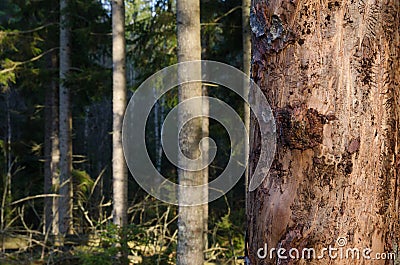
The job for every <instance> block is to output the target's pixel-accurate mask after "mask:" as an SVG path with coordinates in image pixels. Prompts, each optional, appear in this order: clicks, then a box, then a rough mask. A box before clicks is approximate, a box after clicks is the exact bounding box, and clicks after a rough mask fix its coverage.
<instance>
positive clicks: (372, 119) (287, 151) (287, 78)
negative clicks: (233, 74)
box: [248, 0, 400, 264]
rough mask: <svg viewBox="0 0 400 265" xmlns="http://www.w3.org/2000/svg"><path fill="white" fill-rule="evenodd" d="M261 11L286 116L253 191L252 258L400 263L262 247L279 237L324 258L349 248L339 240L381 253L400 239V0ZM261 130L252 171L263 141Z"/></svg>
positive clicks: (269, 78) (268, 73)
mask: <svg viewBox="0 0 400 265" xmlns="http://www.w3.org/2000/svg"><path fill="white" fill-rule="evenodd" d="M252 8H253V10H254V14H252V16H251V27H252V31H253V36H252V37H253V64H252V76H253V78H254V80H255V81H256V82H257V83H258V85H259V86H260V87H261V89H262V90H263V91H264V93H265V95H266V96H267V98H268V100H269V102H270V104H271V107H272V109H273V111H274V113H275V119H276V124H277V134H278V148H277V153H276V157H275V161H274V163H273V165H272V167H271V169H270V172H269V175H268V176H267V178H266V179H265V181H264V182H263V183H262V185H261V186H260V187H259V188H258V189H256V190H255V191H254V192H251V193H250V194H249V198H248V206H249V210H248V232H249V257H250V260H251V264H278V263H279V264H305V263H307V264H328V263H329V264H393V263H392V261H389V260H374V261H367V260H365V259H363V258H360V259H351V258H350V259H340V258H336V259H332V260H330V259H329V257H327V253H325V258H324V259H312V260H307V261H306V260H283V259H280V260H276V258H274V260H269V259H260V258H257V250H258V249H259V248H260V247H264V244H265V243H267V244H268V247H269V248H270V249H271V248H277V247H282V248H284V249H290V248H297V249H299V250H300V252H301V251H302V249H304V248H306V247H307V248H311V247H313V248H315V250H316V251H317V255H320V254H321V252H320V251H321V250H322V248H323V247H326V248H328V247H329V246H331V247H333V248H339V245H338V243H337V242H336V240H337V239H338V238H344V239H345V240H346V241H347V243H346V244H345V246H344V247H343V248H342V249H344V250H345V251H346V249H347V248H358V249H361V250H363V249H364V248H371V249H372V254H371V256H372V257H375V256H374V255H375V254H376V253H378V252H391V251H393V249H394V248H395V247H396V246H397V247H398V243H399V229H398V226H399V195H398V194H399V190H398V189H399V188H398V187H399V169H400V162H399V161H400V155H399V144H400V140H399V139H400V134H399V128H400V126H399V122H400V119H399V115H400V112H399V104H400V98H399V94H400V93H399V83H400V75H399V69H400V57H399V55H400V54H399V53H400V50H399V45H400V34H399V31H400V27H399V24H400V23H399V14H400V3H399V1H398V0H387V1H379V0H369V1H367V0H356V1H346V0H336V1H335V0H328V1H311V0H305V1H283V0H272V1H254V2H253V5H252ZM251 95H252V93H250V96H251ZM253 126H256V122H255V121H254V120H252V127H253ZM254 128H255V130H254V134H253V135H252V141H251V143H252V144H251V150H252V151H251V167H250V170H251V169H254V166H255V163H256V161H257V150H258V148H259V147H260V139H259V134H257V133H256V131H257V130H256V128H257V127H254ZM343 242H344V241H342V243H343ZM286 254H287V253H286ZM275 257H276V255H275Z"/></svg>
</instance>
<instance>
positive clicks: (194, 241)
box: [177, 0, 204, 265]
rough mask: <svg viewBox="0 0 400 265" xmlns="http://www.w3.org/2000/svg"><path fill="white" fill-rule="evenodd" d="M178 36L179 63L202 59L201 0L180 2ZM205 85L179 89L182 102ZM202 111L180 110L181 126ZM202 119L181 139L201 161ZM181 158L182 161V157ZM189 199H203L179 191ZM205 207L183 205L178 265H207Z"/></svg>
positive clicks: (182, 175)
mask: <svg viewBox="0 0 400 265" xmlns="http://www.w3.org/2000/svg"><path fill="white" fill-rule="evenodd" d="M177 35H178V36H177V37H178V62H184V61H191V60H200V59H201V44H200V1H198V0H178V1H177ZM190 70H191V71H197V72H196V74H198V77H199V78H200V77H201V72H200V69H190ZM178 71H179V73H178V75H180V76H182V75H183V74H184V73H183V71H182V68H179V69H178ZM201 95H202V85H201V84H200V83H186V84H183V85H181V86H180V87H179V102H183V101H184V100H186V99H189V98H192V97H196V96H201ZM196 108H197V110H199V109H200V110H201V109H202V104H198V105H191V106H190V108H184V107H182V108H179V110H178V113H179V118H178V119H179V123H180V124H183V122H185V121H187V117H188V116H189V115H190V113H191V111H194V109H196ZM202 134H203V132H202V119H194V120H192V121H191V122H189V123H188V124H186V126H185V127H183V128H182V131H181V132H180V137H179V143H180V147H181V149H182V152H183V154H184V155H185V156H187V157H190V158H197V157H198V156H199V155H200V150H199V141H200V139H201V138H202ZM178 159H180V158H178ZM178 179H179V184H180V185H200V184H202V183H203V181H204V179H203V176H202V171H201V170H200V171H186V170H183V169H178ZM189 196H201V194H185V192H184V191H183V190H180V191H179V201H182V200H184V198H189ZM203 229H204V218H203V205H198V206H182V205H179V217H178V247H177V264H178V265H192V264H193V265H199V264H203V261H204V257H203V249H204V242H203V236H204V234H203Z"/></svg>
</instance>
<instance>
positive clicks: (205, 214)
mask: <svg viewBox="0 0 400 265" xmlns="http://www.w3.org/2000/svg"><path fill="white" fill-rule="evenodd" d="M202 93H203V102H202V104H203V106H202V108H203V112H202V114H203V115H204V116H203V118H202V130H203V135H202V137H203V138H206V137H209V135H210V133H209V124H210V121H209V119H208V115H209V113H210V103H209V101H208V99H207V97H208V91H207V86H205V85H204V86H203V91H202ZM202 154H203V159H204V161H208V158H209V144H208V142H204V143H203V145H202ZM208 172H209V171H208V167H206V168H204V169H203V170H202V174H203V183H202V184H205V183H208V175H209V174H208ZM203 196H204V197H206V198H208V185H207V186H204V190H203ZM203 222H204V225H203V240H204V249H205V250H207V249H208V203H205V204H203ZM204 258H205V259H207V258H208V257H207V256H206V255H204Z"/></svg>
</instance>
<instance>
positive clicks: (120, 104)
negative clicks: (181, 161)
mask: <svg viewBox="0 0 400 265" xmlns="http://www.w3.org/2000/svg"><path fill="white" fill-rule="evenodd" d="M112 36H113V47H112V53H113V134H112V172H113V220H114V224H117V225H119V226H121V227H122V226H124V225H126V224H127V204H128V179H127V178H128V174H127V168H126V164H125V158H124V153H123V149H122V121H123V118H124V113H125V108H126V94H127V92H126V64H125V59H126V58H125V54H126V47H125V6H124V1H123V0H112Z"/></svg>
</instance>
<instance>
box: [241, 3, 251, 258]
mask: <svg viewBox="0 0 400 265" xmlns="http://www.w3.org/2000/svg"><path fill="white" fill-rule="evenodd" d="M250 6H251V0H242V42H243V72H244V73H245V74H246V75H248V76H250V66H251V33H250ZM243 89H244V93H243V94H244V96H245V98H246V99H247V100H248V96H249V87H248V86H246V84H244V85H243ZM243 110H244V111H243V116H244V117H243V119H244V125H245V127H246V130H247V132H248V133H249V132H250V107H249V104H248V103H247V102H245V103H244V105H243ZM245 151H246V153H247V154H248V153H249V146H245ZM248 185H249V167H247V168H246V171H245V172H244V188H245V212H246V215H247V208H248V207H247V190H248ZM245 244H247V235H245ZM245 258H247V246H245Z"/></svg>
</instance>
